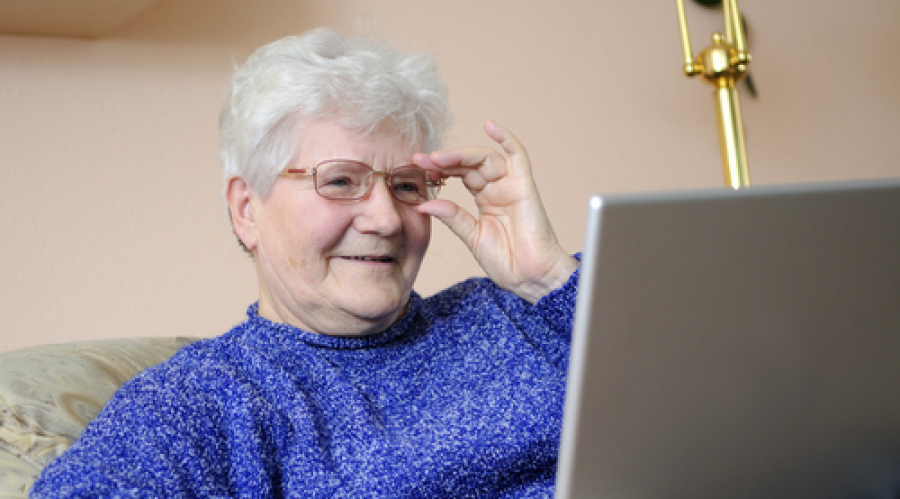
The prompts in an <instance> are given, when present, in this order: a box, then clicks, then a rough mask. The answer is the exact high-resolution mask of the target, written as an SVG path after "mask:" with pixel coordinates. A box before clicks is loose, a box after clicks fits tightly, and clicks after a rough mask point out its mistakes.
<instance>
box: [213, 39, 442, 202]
mask: <svg viewBox="0 0 900 499" xmlns="http://www.w3.org/2000/svg"><path fill="white" fill-rule="evenodd" d="M322 118H328V119H338V120H340V122H341V125H342V126H345V127H347V128H348V129H350V130H352V131H355V132H358V133H360V134H361V135H363V136H365V135H366V134H369V133H372V132H374V131H376V130H377V129H379V127H381V126H382V125H385V124H388V123H390V124H391V125H392V126H393V127H394V129H395V130H397V133H398V137H399V138H401V139H402V140H405V141H409V142H408V143H410V144H421V146H422V148H423V151H424V152H431V151H434V150H436V149H438V148H440V147H441V141H442V138H443V135H444V133H445V132H446V130H447V127H448V126H449V123H450V113H449V111H448V109H447V88H446V85H445V84H444V82H443V80H441V78H440V77H439V76H438V74H437V66H436V64H435V62H434V60H433V58H432V57H430V56H427V55H420V54H419V55H406V54H403V53H401V52H399V51H397V50H395V49H393V48H391V47H389V46H387V45H385V44H382V43H378V42H375V41H373V40H370V39H367V38H362V37H360V38H347V37H344V36H342V35H340V34H338V33H336V32H335V31H332V30H330V29H327V28H318V29H315V30H312V31H309V32H307V33H305V34H303V35H300V36H289V37H286V38H283V39H281V40H278V41H276V42H273V43H271V44H269V45H266V46H263V47H261V48H259V49H258V50H257V51H256V52H254V53H253V55H251V56H250V58H249V59H247V62H246V63H244V64H243V65H242V66H240V67H238V68H237V69H236V70H235V74H234V78H233V80H232V84H231V88H230V92H229V95H228V99H227V101H226V102H225V106H224V108H223V109H222V113H221V114H220V116H219V134H220V143H219V144H220V145H219V158H220V160H221V162H222V169H223V174H224V182H225V185H226V186H227V182H228V179H230V178H232V177H240V178H243V179H244V180H245V181H246V182H247V183H248V184H250V186H251V187H252V188H253V189H254V190H255V191H256V192H257V193H258V194H259V195H261V196H263V197H264V196H265V195H266V194H267V193H268V192H269V189H270V188H271V187H272V184H273V183H274V181H275V179H276V177H277V175H278V173H279V172H280V171H281V170H282V169H283V168H285V167H286V166H287V165H288V164H290V162H291V161H292V160H293V159H294V158H295V157H296V155H297V154H298V151H297V144H298V142H299V137H298V136H297V133H299V130H298V126H297V125H298V124H300V123H302V122H308V121H311V120H316V119H322Z"/></svg>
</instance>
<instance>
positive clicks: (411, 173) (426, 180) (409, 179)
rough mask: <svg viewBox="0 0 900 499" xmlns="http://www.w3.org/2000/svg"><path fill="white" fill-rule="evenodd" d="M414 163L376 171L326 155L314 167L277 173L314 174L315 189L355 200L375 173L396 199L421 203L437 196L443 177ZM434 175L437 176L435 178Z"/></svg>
mask: <svg viewBox="0 0 900 499" xmlns="http://www.w3.org/2000/svg"><path fill="white" fill-rule="evenodd" d="M438 175H439V174H438V173H431V172H427V171H425V170H423V169H421V168H419V167H418V166H416V165H403V166H398V167H397V168H394V169H393V170H391V171H389V172H377V171H375V170H373V169H372V167H371V166H369V165H367V164H365V163H363V162H360V161H353V160H350V159H328V160H325V161H322V162H321V163H319V164H317V165H316V166H315V167H313V168H288V169H286V170H284V171H282V172H281V173H279V174H278V176H279V177H291V178H296V177H301V176H305V177H309V176H311V177H312V178H313V183H314V184H315V186H316V193H317V194H319V195H320V196H322V197H323V198H325V199H331V200H333V201H357V200H360V199H363V198H365V197H366V196H368V195H369V193H371V192H372V187H373V186H374V185H375V177H376V176H381V177H384V180H385V182H387V185H388V188H389V189H388V190H390V192H391V195H393V196H394V198H395V199H396V200H397V201H400V202H401V203H405V204H412V205H416V204H422V203H424V202H425V201H430V200H432V199H436V198H437V195H438V192H440V190H441V186H442V185H444V179H443V178H440V177H438ZM435 177H437V178H435Z"/></svg>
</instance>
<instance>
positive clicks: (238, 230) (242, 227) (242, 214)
mask: <svg viewBox="0 0 900 499" xmlns="http://www.w3.org/2000/svg"><path fill="white" fill-rule="evenodd" d="M225 201H226V202H227V203H228V211H229V213H230V215H231V226H232V228H233V229H234V234H235V235H236V236H237V238H238V239H240V241H241V244H242V245H243V246H244V248H245V249H246V250H247V251H249V252H251V253H252V252H253V250H255V249H256V245H257V242H258V241H259V227H258V226H257V224H256V217H255V216H254V214H253V203H252V201H253V189H251V188H250V185H249V184H248V183H247V182H246V181H245V180H244V179H242V178H240V177H231V178H230V179H228V186H227V187H226V189H225Z"/></svg>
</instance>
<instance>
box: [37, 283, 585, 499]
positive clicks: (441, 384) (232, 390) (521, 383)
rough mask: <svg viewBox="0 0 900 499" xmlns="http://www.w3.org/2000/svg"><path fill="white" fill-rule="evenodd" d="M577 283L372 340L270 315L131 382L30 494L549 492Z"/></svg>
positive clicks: (424, 302)
mask: <svg viewBox="0 0 900 499" xmlns="http://www.w3.org/2000/svg"><path fill="white" fill-rule="evenodd" d="M577 280H578V272H576V273H575V274H574V275H573V276H572V277H571V278H570V279H569V281H568V282H567V283H566V284H565V285H564V286H563V287H562V288H560V289H558V290H556V291H554V292H552V293H550V294H549V295H547V296H545V297H544V298H543V299H542V300H541V301H540V302H539V303H537V304H536V305H534V306H532V305H531V304H529V303H528V302H526V301H524V300H522V299H520V298H518V297H517V296H515V295H513V294H511V293H508V292H506V291H503V290H502V289H500V288H498V287H497V286H496V285H494V284H493V283H492V282H490V281H489V280H486V279H472V280H469V281H466V282H464V283H461V284H459V285H457V286H454V287H452V288H450V289H448V290H446V291H443V292H442V293H439V294H438V295H436V296H434V297H432V298H428V299H423V298H421V297H420V296H418V295H417V294H415V293H414V294H413V296H412V298H411V300H410V304H409V306H408V308H407V311H406V312H405V313H404V315H403V316H402V317H401V319H400V320H399V321H398V322H397V323H396V324H394V325H393V326H392V327H391V328H390V329H388V330H387V331H384V332H383V333H380V334H377V335H372V336H367V337H334V336H323V335H317V334H313V333H309V332H306V331H302V330H299V329H296V328H293V327H291V326H287V325H284V324H277V323H273V322H270V321H268V320H266V319H263V318H261V317H260V316H259V315H258V314H257V309H256V306H255V305H254V306H251V307H250V309H249V312H248V315H249V318H248V319H247V321H245V322H243V323H242V324H240V325H238V326H237V327H235V328H234V329H233V330H232V331H231V332H229V333H227V334H225V335H223V336H221V337H219V338H215V339H211V340H203V341H199V342H197V343H194V344H191V345H189V346H187V347H185V348H183V349H182V350H181V351H180V352H178V353H177V354H176V355H175V356H174V357H172V359H170V360H169V361H168V362H166V363H164V364H162V365H160V366H157V367H156V368H152V369H149V370H147V371H145V372H144V373H142V374H141V375H139V376H138V377H137V378H135V379H134V380H132V381H130V382H129V383H127V384H126V385H125V386H124V387H123V388H122V389H121V390H119V391H118V392H117V393H116V394H115V395H114V396H113V398H112V400H110V402H109V404H108V405H107V407H106V408H105V409H104V410H103V411H102V412H101V414H100V415H99V416H98V417H97V419H96V420H95V421H94V422H93V423H91V424H90V425H89V426H88V428H87V429H86V430H85V432H84V433H83V435H82V436H81V438H79V440H78V441H77V442H76V443H75V444H74V445H73V447H72V448H71V449H70V450H69V451H68V452H66V453H65V454H64V455H63V456H61V457H60V458H59V459H57V460H56V461H54V462H53V463H51V464H50V465H49V466H48V467H47V468H46V469H45V470H44V472H43V474H42V475H41V477H40V478H39V480H38V481H37V482H36V483H35V486H34V488H33V489H32V496H33V497H54V498H55V497H353V498H358V497H435V496H443V497H551V496H552V494H553V481H554V474H555V467H556V456H557V449H558V442H559V435H560V426H561V421H562V407H563V395H564V388H565V375H566V368H567V363H568V353H569V344H570V333H571V328H572V320H573V314H574V306H575V289H576V286H577Z"/></svg>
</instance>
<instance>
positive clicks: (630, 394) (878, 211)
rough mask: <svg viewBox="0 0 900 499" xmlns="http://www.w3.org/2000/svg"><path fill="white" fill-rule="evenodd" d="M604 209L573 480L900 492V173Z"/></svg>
mask: <svg viewBox="0 0 900 499" xmlns="http://www.w3.org/2000/svg"><path fill="white" fill-rule="evenodd" d="M587 225H588V226H587V231H586V242H585V251H584V254H583V263H582V271H581V272H582V273H581V282H580V288H579V292H578V301H577V311H576V320H575V329H574V333H573V334H574V337H573V345H572V356H571V362H570V366H569V379H568V388H567V395H566V397H567V398H566V407H565V418H564V425H563V437H562V442H561V450H560V461H559V470H558V476H557V497H559V498H563V499H568V498H581V497H604V498H605V497H608V498H667V499H669V498H680V497H685V498H687V497H690V498H706V497H709V498H713V497H716V498H718V497H738V498H741V497H818V498H822V497H825V498H827V497H890V498H897V497H900V180H886V181H877V182H876V181H873V182H866V183H856V184H816V185H801V186H790V187H772V188H758V187H754V188H751V189H747V190H742V191H737V192H736V191H731V190H727V189H722V190H713V191H703V192H687V193H661V194H648V195H616V196H599V197H595V198H593V199H591V204H590V215H589V219H588V224H587Z"/></svg>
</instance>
